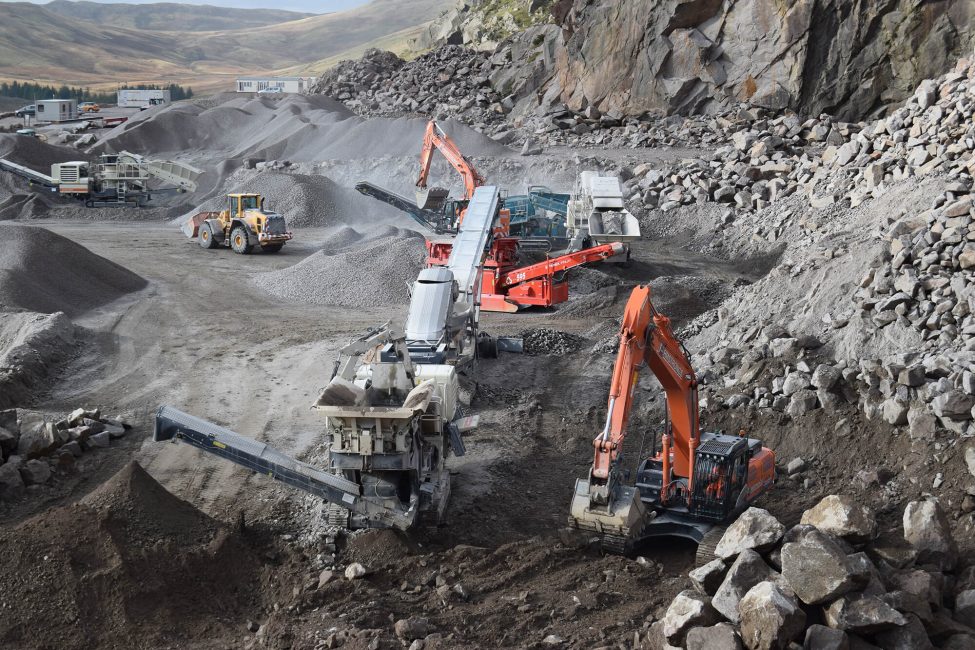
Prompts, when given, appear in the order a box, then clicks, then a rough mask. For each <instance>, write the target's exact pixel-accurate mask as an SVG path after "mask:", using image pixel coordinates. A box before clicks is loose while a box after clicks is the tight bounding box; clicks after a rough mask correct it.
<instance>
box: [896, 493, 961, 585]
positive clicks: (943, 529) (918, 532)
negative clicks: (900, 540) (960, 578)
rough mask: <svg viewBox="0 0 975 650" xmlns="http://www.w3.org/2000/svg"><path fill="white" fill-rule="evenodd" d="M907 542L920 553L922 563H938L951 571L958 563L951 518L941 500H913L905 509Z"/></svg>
mask: <svg viewBox="0 0 975 650" xmlns="http://www.w3.org/2000/svg"><path fill="white" fill-rule="evenodd" d="M904 539H906V540H907V541H908V543H910V544H911V546H913V547H914V548H915V549H916V550H917V562H918V564H934V565H936V566H938V567H940V568H941V569H944V570H951V569H953V568H954V567H955V564H956V562H957V561H958V547H957V546H956V545H955V540H954V538H953V537H952V535H951V527H950V526H949V525H948V518H947V517H946V516H945V513H944V510H942V509H941V504H940V503H938V500H937V499H924V500H923V501H912V502H910V503H909V504H907V508H905V509H904Z"/></svg>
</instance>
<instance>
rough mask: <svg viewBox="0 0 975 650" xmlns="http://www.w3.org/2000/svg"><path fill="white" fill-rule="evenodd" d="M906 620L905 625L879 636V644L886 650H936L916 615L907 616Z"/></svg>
mask: <svg viewBox="0 0 975 650" xmlns="http://www.w3.org/2000/svg"><path fill="white" fill-rule="evenodd" d="M905 618H906V619H907V623H906V624H905V625H902V626H900V627H895V628H892V629H889V630H887V631H885V632H881V633H879V634H877V636H876V637H874V639H875V641H876V642H877V644H878V645H879V646H880V647H881V648H883V649H884V650H935V648H934V644H933V643H931V639H930V638H928V633H927V631H926V630H925V629H924V624H923V623H922V622H921V621H920V619H918V617H917V616H915V615H914V614H906V615H905Z"/></svg>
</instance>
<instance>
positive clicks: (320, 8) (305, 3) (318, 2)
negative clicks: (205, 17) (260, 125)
mask: <svg viewBox="0 0 975 650" xmlns="http://www.w3.org/2000/svg"><path fill="white" fill-rule="evenodd" d="M22 1H24V0H0V2H22ZM26 1H27V2H30V3H32V4H38V5H42V4H47V2H48V0H26ZM92 1H93V2H100V3H103V4H112V3H119V4H149V3H151V2H158V1H160V0H92ZM163 1H166V2H176V3H178V4H190V5H202V4H207V5H214V6H217V7H236V8H239V9H290V10H291V11H303V12H306V13H316V14H320V13H326V12H330V11H342V10H343V9H352V8H353V7H358V6H360V5H364V4H366V3H367V2H368V1H369V0H203V1H197V2H186V1H185V0H163Z"/></svg>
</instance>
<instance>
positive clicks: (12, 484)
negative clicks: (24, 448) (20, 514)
mask: <svg viewBox="0 0 975 650" xmlns="http://www.w3.org/2000/svg"><path fill="white" fill-rule="evenodd" d="M23 493H24V479H23V478H22V477H21V476H20V469H19V467H18V464H15V463H5V464H3V465H0V501H2V500H11V499H16V498H17V497H19V496H20V495H22V494H23Z"/></svg>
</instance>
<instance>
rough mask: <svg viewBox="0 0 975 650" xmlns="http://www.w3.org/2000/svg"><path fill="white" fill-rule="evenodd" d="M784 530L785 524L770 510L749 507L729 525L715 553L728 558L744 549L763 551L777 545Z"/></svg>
mask: <svg viewBox="0 0 975 650" xmlns="http://www.w3.org/2000/svg"><path fill="white" fill-rule="evenodd" d="M784 532H785V526H783V525H782V524H781V523H779V520H778V519H776V518H775V517H773V516H772V515H771V514H769V512H768V510H763V509H761V508H749V509H748V510H746V511H745V512H743V513H741V516H739V517H738V519H736V520H735V522H734V523H733V524H731V525H730V526H728V530H726V531H725V533H724V535H722V536H721V539H720V540H719V541H718V545H717V546H716V547H715V549H714V554H715V555H717V556H718V557H719V558H722V559H725V560H727V559H729V558H733V557H735V556H736V555H738V554H739V553H741V552H742V551H744V550H749V549H750V550H755V551H758V552H759V553H762V552H765V551H767V550H769V549H771V548H772V547H773V546H775V544H776V543H777V542H778V541H779V540H780V539H782V534H783V533H784Z"/></svg>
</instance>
